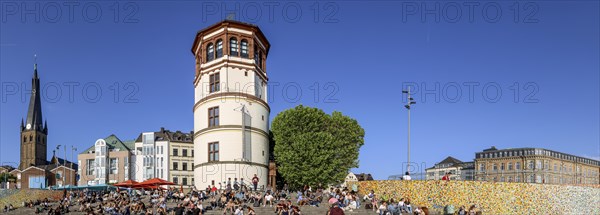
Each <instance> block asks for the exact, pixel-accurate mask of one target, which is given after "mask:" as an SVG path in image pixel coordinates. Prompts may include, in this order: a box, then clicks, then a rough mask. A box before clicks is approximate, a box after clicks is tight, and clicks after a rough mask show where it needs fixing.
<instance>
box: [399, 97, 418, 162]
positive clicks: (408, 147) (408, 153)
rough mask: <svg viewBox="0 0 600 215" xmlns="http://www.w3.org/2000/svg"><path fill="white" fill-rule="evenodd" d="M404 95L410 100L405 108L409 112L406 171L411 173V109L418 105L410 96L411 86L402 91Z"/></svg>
mask: <svg viewBox="0 0 600 215" xmlns="http://www.w3.org/2000/svg"><path fill="white" fill-rule="evenodd" d="M402 93H404V94H406V95H407V98H408V100H407V101H406V105H404V107H405V108H406V109H407V110H408V135H407V136H408V144H407V151H406V158H407V159H406V160H407V163H406V171H407V172H409V171H410V107H411V105H413V104H416V103H417V102H415V101H414V99H413V98H412V97H411V96H410V86H408V90H402Z"/></svg>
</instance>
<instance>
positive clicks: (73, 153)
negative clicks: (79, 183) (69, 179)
mask: <svg viewBox="0 0 600 215" xmlns="http://www.w3.org/2000/svg"><path fill="white" fill-rule="evenodd" d="M75 151H77V148H75V146H73V145H71V170H72V171H73V172H76V171H75V170H74V169H73V161H74V160H73V157H74V155H75ZM76 174H77V173H75V175H76ZM76 178H77V177H75V178H73V184H72V185H75V183H76V182H75V180H76Z"/></svg>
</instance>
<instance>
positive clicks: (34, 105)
mask: <svg viewBox="0 0 600 215" xmlns="http://www.w3.org/2000/svg"><path fill="white" fill-rule="evenodd" d="M25 123H26V128H27V129H28V130H29V129H33V130H37V131H42V130H43V129H44V127H43V124H42V123H43V120H42V103H41V98H40V79H39V78H38V73H37V63H35V64H34V66H33V78H32V79H31V98H30V99H29V111H27V120H25Z"/></svg>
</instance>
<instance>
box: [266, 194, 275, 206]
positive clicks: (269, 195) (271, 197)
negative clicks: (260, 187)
mask: <svg viewBox="0 0 600 215" xmlns="http://www.w3.org/2000/svg"><path fill="white" fill-rule="evenodd" d="M267 204H269V207H273V196H272V195H271V193H267V195H266V196H265V205H264V206H265V207H266V206H267Z"/></svg>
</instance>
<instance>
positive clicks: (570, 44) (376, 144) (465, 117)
mask: <svg viewBox="0 0 600 215" xmlns="http://www.w3.org/2000/svg"><path fill="white" fill-rule="evenodd" d="M36 3H37V4H38V5H37V9H36ZM436 3H439V6H438V7H439V10H437V11H435V10H434V11H433V12H430V13H428V14H427V13H425V14H421V11H423V9H428V10H433V9H435V6H436V5H435V4H436ZM477 3H479V5H475V6H473V8H474V10H473V16H472V18H470V17H469V11H470V10H469V8H470V6H468V5H465V2H450V3H448V2H435V1H428V2H425V3H423V4H421V3H420V2H419V3H418V4H417V3H415V2H406V1H405V2H388V1H379V2H376V3H372V2H367V1H350V2H333V3H329V4H327V3H325V2H318V3H317V2H313V1H302V2H300V1H298V2H293V1H292V2H279V3H275V2H262V1H256V2H241V3H236V2H231V1H230V2H226V3H223V4H222V3H220V2H210V1H204V2H192V1H175V2H167V1H150V2H132V3H130V4H127V3H126V2H115V1H102V2H93V1H91V2H81V3H80V4H79V5H75V6H72V11H71V9H70V7H71V6H69V4H68V3H67V4H65V3H64V2H35V1H31V2H26V3H21V2H11V1H3V2H1V5H2V7H0V19H1V20H0V79H1V83H2V88H0V89H2V94H1V103H0V108H1V109H0V126H1V127H0V144H1V145H0V162H3V163H9V162H14V163H15V164H13V165H16V163H18V160H19V153H18V151H19V125H20V120H21V118H25V117H26V113H27V105H28V102H29V101H28V98H29V97H28V95H27V93H28V90H30V89H31V85H30V84H31V76H32V73H33V55H34V53H37V55H38V57H37V62H38V64H39V75H40V78H41V83H42V87H43V89H42V90H45V91H46V92H45V95H44V96H43V98H42V102H43V104H42V106H43V114H44V118H45V119H46V120H48V126H49V133H50V134H49V137H48V143H49V147H48V150H49V153H48V154H49V155H51V153H52V152H51V150H52V149H53V148H54V146H56V145H58V144H61V145H69V146H70V145H74V146H76V147H77V148H78V149H79V151H82V150H85V149H86V148H87V147H89V146H91V145H92V144H93V143H94V141H95V140H96V139H98V138H103V137H106V136H108V135H110V134H116V135H117V136H118V137H119V138H121V139H123V140H128V139H134V138H136V137H137V135H138V134H139V133H140V132H145V131H157V130H159V129H160V127H165V128H166V129H170V130H182V131H191V130H192V129H193V118H192V106H193V103H194V95H193V93H194V92H193V85H192V78H193V75H194V59H193V56H192V54H191V53H190V48H191V45H192V42H193V39H194V36H195V33H196V31H198V30H200V29H202V28H204V27H207V26H209V25H211V24H213V23H215V22H218V21H220V20H222V19H223V18H224V17H225V16H226V15H227V14H228V13H229V12H227V11H228V10H235V8H236V5H237V7H238V8H239V10H237V12H236V14H237V16H236V19H237V20H240V21H245V22H250V23H254V24H257V25H259V26H260V27H261V29H262V31H263V32H264V33H265V34H266V36H267V38H268V39H269V40H270V42H271V45H272V47H271V50H270V53H269V56H268V61H267V68H268V72H269V74H268V75H269V78H270V82H271V83H270V86H271V90H272V91H271V92H270V93H271V95H273V98H272V100H271V101H270V106H271V118H274V117H275V116H276V115H277V113H279V112H281V111H282V110H285V109H288V108H291V107H294V106H296V105H299V104H303V105H308V106H315V107H319V108H321V109H323V110H325V111H326V112H328V113H330V112H332V111H334V110H337V111H341V112H342V113H344V114H345V115H348V116H351V117H353V118H355V119H357V120H358V122H359V123H360V124H361V125H362V126H363V128H364V129H365V131H366V136H365V145H364V146H363V147H362V148H361V151H360V157H359V159H360V162H359V163H360V167H359V168H358V169H356V170H355V171H356V172H370V173H372V174H374V176H375V178H377V179H385V178H387V177H388V176H389V175H392V174H399V173H402V172H404V170H403V169H402V166H403V165H402V162H404V161H405V160H406V139H407V138H406V135H407V132H406V130H407V127H406V126H407V125H406V124H407V123H406V121H407V116H406V115H407V114H406V110H405V109H404V108H403V98H402V94H401V90H402V87H403V86H408V85H414V84H416V86H417V87H418V89H415V88H413V89H414V90H417V91H416V92H415V94H414V95H413V96H414V97H415V99H416V101H417V102H418V103H417V104H416V105H415V106H414V107H413V109H412V115H411V120H412V124H411V125H412V126H411V129H412V133H411V138H412V139H411V160H412V161H415V162H418V163H423V165H424V168H425V167H430V166H432V165H433V164H434V163H435V162H438V161H441V160H442V159H444V158H445V157H446V156H448V155H451V156H454V157H456V158H458V159H461V160H472V159H473V157H474V154H475V152H477V151H480V150H482V149H484V148H488V147H490V146H496V147H498V148H515V147H542V148H547V149H552V150H556V151H561V152H565V153H570V154H574V155H580V156H586V157H591V158H595V159H598V158H599V157H600V135H599V130H600V124H599V122H600V114H599V110H600V104H599V101H600V99H599V97H600V88H599V82H600V75H599V71H600V66H599V60H598V59H600V56H599V50H600V43H599V39H598V38H600V33H599V26H600V23H599V22H600V21H599V20H600V17H599V16H600V15H599V12H598V10H599V3H598V2H597V1H574V2H567V1H550V2H532V3H531V4H526V3H524V2H519V3H518V5H515V2H508V1H502V2H477ZM274 4H278V5H274ZM467 4H468V3H467ZM269 5H272V6H269ZM84 8H85V9H84ZM457 8H459V9H460V16H457ZM483 8H485V10H484V9H483ZM515 8H519V10H518V14H517V12H516V10H515ZM27 10H29V11H33V12H29V13H28V12H26V11H27ZM70 11H71V12H72V13H70ZM98 11H100V12H101V14H100V15H99V14H98V13H96V12H98ZM484 11H485V12H484ZM497 11H500V12H501V15H499V14H498V13H496V12H497ZM57 14H60V16H57ZM515 14H517V15H518V16H515ZM36 16H37V17H39V21H38V20H36ZM422 16H423V17H424V20H423V17H422ZM435 16H439V19H440V20H439V22H438V21H436V17H435ZM315 83H316V84H315ZM22 84H24V86H22ZM73 84H78V85H76V86H75V88H74V89H75V90H74V91H73V94H72V96H70V95H69V94H70V93H69V87H68V85H73ZM436 85H437V86H438V87H437V88H436ZM84 86H86V89H87V90H83V88H84ZM284 86H288V87H287V88H285V89H287V90H284ZM23 87H24V88H23ZM295 87H296V88H295ZM117 88H118V89H119V90H115V89H117ZM297 88H299V89H301V91H302V92H301V94H297V91H296V90H295V89H297ZM424 88H426V89H427V90H428V91H424ZM97 89H99V91H101V95H100V96H98V95H97V92H98V90H97ZM317 89H318V90H317ZM15 90H16V91H15ZM459 91H460V93H458V92H459ZM59 92H60V93H59ZM498 92H500V94H501V95H500V94H498ZM43 93H44V92H43ZM59 94H60V95H59ZM84 94H87V95H84ZM317 95H318V96H317ZM436 97H437V100H436ZM62 154H63V152H62V150H61V152H60V155H61V156H62Z"/></svg>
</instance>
